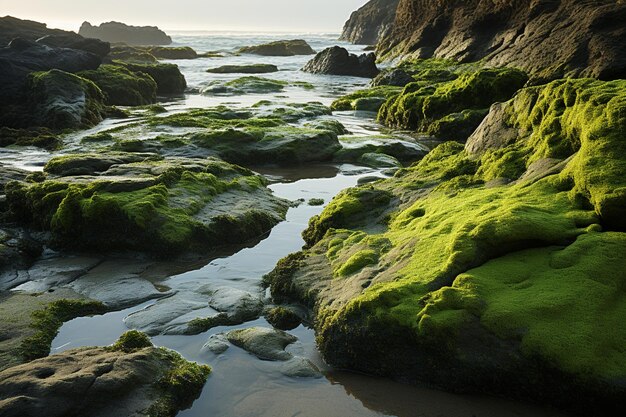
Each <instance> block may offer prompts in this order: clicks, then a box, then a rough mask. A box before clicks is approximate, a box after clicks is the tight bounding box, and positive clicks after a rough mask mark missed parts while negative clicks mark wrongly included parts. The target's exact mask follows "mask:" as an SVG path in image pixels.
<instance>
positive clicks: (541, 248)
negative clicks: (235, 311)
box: [267, 77, 626, 411]
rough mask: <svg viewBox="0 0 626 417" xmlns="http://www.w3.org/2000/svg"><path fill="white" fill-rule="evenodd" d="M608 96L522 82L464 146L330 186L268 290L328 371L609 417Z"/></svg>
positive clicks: (619, 272)
mask: <svg viewBox="0 0 626 417" xmlns="http://www.w3.org/2000/svg"><path fill="white" fill-rule="evenodd" d="M461 78H462V77H461ZM459 79H460V78H459ZM624 87H625V85H624V82H623V81H614V82H601V81H594V80H587V79H581V80H560V81H555V82H553V83H550V84H548V85H546V86H540V87H533V88H526V89H523V90H521V91H520V92H519V93H518V94H517V95H516V97H515V98H514V99H513V100H511V101H509V102H507V103H504V104H499V105H496V106H494V107H493V108H492V114H490V116H488V117H487V118H486V119H485V121H484V122H483V124H482V125H481V127H480V128H479V129H478V130H477V131H476V133H475V134H474V135H473V136H472V138H471V139H470V140H469V142H468V144H467V146H466V148H464V147H463V146H462V145H460V144H457V143H455V142H447V143H444V144H442V145H440V146H438V147H436V148H435V149H434V150H433V151H431V153H429V154H428V155H427V156H426V157H425V158H424V159H423V160H422V161H421V162H419V163H418V164H416V165H414V166H412V167H410V168H408V169H402V170H400V171H398V172H397V173H396V175H395V176H394V177H393V178H391V179H388V180H384V181H378V182H375V183H371V184H366V185H363V186H361V187H358V188H354V189H351V190H347V191H344V192H342V193H341V194H340V195H339V196H337V197H336V198H335V199H334V200H333V201H331V203H330V204H329V205H328V206H327V208H326V209H325V210H324V212H323V213H322V214H321V215H320V216H316V217H314V218H313V219H312V220H311V223H310V226H309V228H308V229H307V230H306V231H305V232H304V238H305V240H306V242H307V244H308V245H309V249H307V250H305V251H304V252H302V253H300V254H298V255H297V257H293V258H290V260H289V262H287V261H284V262H283V263H282V264H281V265H279V268H277V270H276V271H274V272H273V273H271V274H269V275H268V277H267V280H268V281H269V282H270V284H271V286H272V290H273V294H274V295H275V296H276V297H278V298H279V299H282V298H292V297H294V296H295V297H296V298H298V299H299V300H300V301H302V302H305V303H308V304H309V305H310V306H311V307H314V308H315V309H316V312H317V321H316V323H317V326H316V327H317V332H318V341H319V342H320V348H321V350H322V352H323V353H324V356H325V357H326V359H327V360H329V361H330V362H331V363H332V364H334V365H336V366H340V367H349V368H353V369H357V370H361V371H364V372H374V373H379V374H385V375H394V376H398V377H402V378H404V379H408V380H414V381H418V380H420V381H427V382H430V383H434V384H437V385H440V386H443V387H446V388H448V389H452V390H463V391H468V390H469V391H481V392H482V391H485V390H488V391H489V392H494V393H499V394H504V395H509V396H523V397H532V398H534V399H540V400H545V401H550V402H552V403H555V404H558V405H561V406H564V407H576V408H577V409H578V410H591V409H593V408H594V407H595V406H594V404H599V403H601V404H607V405H608V407H609V408H611V409H612V410H614V411H616V410H619V409H623V407H624V406H625V405H626V404H624V398H626V397H625V393H626V385H624V383H623V381H624V380H625V377H626V368H625V367H624V364H625V363H626V358H625V357H624V351H623V349H621V348H620V346H621V345H623V344H624V342H626V333H624V332H623V331H622V328H623V326H621V325H620V324H619V323H620V320H621V318H623V317H624V314H626V301H625V300H624V299H623V297H622V296H621V288H622V287H623V285H624V282H626V275H625V274H624V271H626V268H625V266H626V263H625V261H624V256H623V254H624V253H626V251H625V249H626V234H625V231H626V227H625V225H624V223H623V219H624V218H625V217H624V214H625V213H624V212H623V210H624V207H626V204H625V202H624V193H623V190H624V184H625V183H624V176H623V172H624V171H625V170H626V168H625V165H624V164H625V163H626V162H625V161H626V159H625V155H626V152H625V149H624V145H623V144H624V141H623V135H624V131H625V129H626V118H625V116H624V115H625V114H626V111H625V109H626V107H625V106H626V100H624V91H626V90H625V89H624ZM620 173H622V174H620ZM503 179H505V181H500V180H503ZM503 184H508V185H503ZM384 195H387V196H388V197H387V198H384V199H381V200H378V198H379V197H378V196H384ZM377 200H378V201H377ZM285 265H288V266H289V267H285ZM521 393H523V394H521ZM572 393H575V395H572Z"/></svg>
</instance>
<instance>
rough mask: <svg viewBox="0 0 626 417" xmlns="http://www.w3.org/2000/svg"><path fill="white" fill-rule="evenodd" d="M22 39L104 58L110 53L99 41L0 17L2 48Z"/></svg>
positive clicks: (107, 47)
mask: <svg viewBox="0 0 626 417" xmlns="http://www.w3.org/2000/svg"><path fill="white" fill-rule="evenodd" d="M16 38H21V39H26V40H29V41H33V42H35V41H36V42H38V43H41V44H43V45H48V46H53V47H57V48H70V49H79V50H81V51H86V52H91V53H93V54H95V55H98V56H99V57H101V58H103V57H104V56H106V55H107V54H108V53H109V48H110V46H109V44H108V43H107V42H102V41H100V40H98V39H85V38H83V37H82V36H80V35H78V34H76V33H74V32H66V31H64V30H60V29H49V28H48V27H47V26H46V24H44V23H39V22H33V21H30V20H22V19H17V18H15V17H11V16H5V17H0V48H3V47H5V46H7V45H8V44H9V43H10V42H11V41H12V40H13V39H16Z"/></svg>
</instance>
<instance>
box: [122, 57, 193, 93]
mask: <svg viewBox="0 0 626 417" xmlns="http://www.w3.org/2000/svg"><path fill="white" fill-rule="evenodd" d="M113 63H114V64H116V65H121V66H123V67H125V68H126V69H128V70H130V71H132V72H135V73H145V74H148V75H149V76H150V77H152V79H153V80H154V81H155V82H156V85H157V94H164V95H171V94H182V93H183V92H184V91H185V89H186V88H187V81H186V80H185V76H184V75H183V74H182V73H181V72H180V70H179V69H178V65H176V64H138V63H129V62H118V61H114V62H113Z"/></svg>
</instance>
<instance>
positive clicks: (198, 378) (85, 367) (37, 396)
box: [0, 332, 211, 417]
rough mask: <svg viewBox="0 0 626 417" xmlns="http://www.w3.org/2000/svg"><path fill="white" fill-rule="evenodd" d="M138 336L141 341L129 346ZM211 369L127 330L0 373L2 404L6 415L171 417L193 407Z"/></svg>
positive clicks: (0, 398) (0, 397) (0, 400)
mask: <svg viewBox="0 0 626 417" xmlns="http://www.w3.org/2000/svg"><path fill="white" fill-rule="evenodd" d="M137 339H141V340H142V343H140V344H132V346H129V341H130V340H137ZM210 373H211V368H210V367H209V366H206V365H199V364H197V363H194V362H188V361H186V360H185V359H184V358H183V357H182V356H180V355H179V354H178V353H176V352H174V351H171V350H168V349H165V348H156V347H154V346H153V345H152V343H151V342H150V339H149V338H147V336H145V335H143V334H141V333H138V332H130V333H126V334H124V335H122V337H121V338H120V340H119V341H118V342H116V343H115V344H114V345H113V346H112V347H87V348H80V349H73V350H69V351H66V352H62V353H59V354H55V355H51V356H48V357H46V358H43V359H38V360H35V361H33V362H30V363H27V364H23V365H18V366H15V367H12V368H9V369H7V370H4V371H2V372H0V402H1V403H2V411H3V413H6V414H7V415H27V416H34V415H39V414H41V410H46V414H47V415H52V416H61V415H94V414H97V415H102V416H116V415H124V416H137V417H139V416H166V417H174V416H175V415H176V414H178V412H179V411H180V410H182V409H185V408H189V407H190V406H191V404H192V403H193V401H194V400H195V399H196V398H197V397H198V396H199V395H200V392H201V391H202V387H203V386H204V384H205V382H206V380H207V378H208V377H209V375H210ZM68 386H70V387H72V389H67V387H68ZM24 396H27V397H28V401H27V402H24V401H21V400H20V398H24ZM102 398H106V399H107V401H102Z"/></svg>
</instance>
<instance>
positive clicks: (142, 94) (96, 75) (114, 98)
mask: <svg viewBox="0 0 626 417" xmlns="http://www.w3.org/2000/svg"><path fill="white" fill-rule="evenodd" d="M79 75H80V76H81V77H83V78H86V79H89V80H91V81H93V82H94V83H95V84H96V85H97V86H98V87H100V89H101V90H102V91H103V92H104V95H105V97H106V103H107V104H108V105H115V106H143V105H145V104H151V103H155V102H156V92H157V84H156V82H155V81H154V79H153V78H152V77H151V76H149V75H148V74H145V73H143V72H132V71H130V70H128V69H127V68H125V67H122V66H119V65H101V66H100V67H99V68H98V69H97V70H92V71H83V72H81V73H80V74H79Z"/></svg>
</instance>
